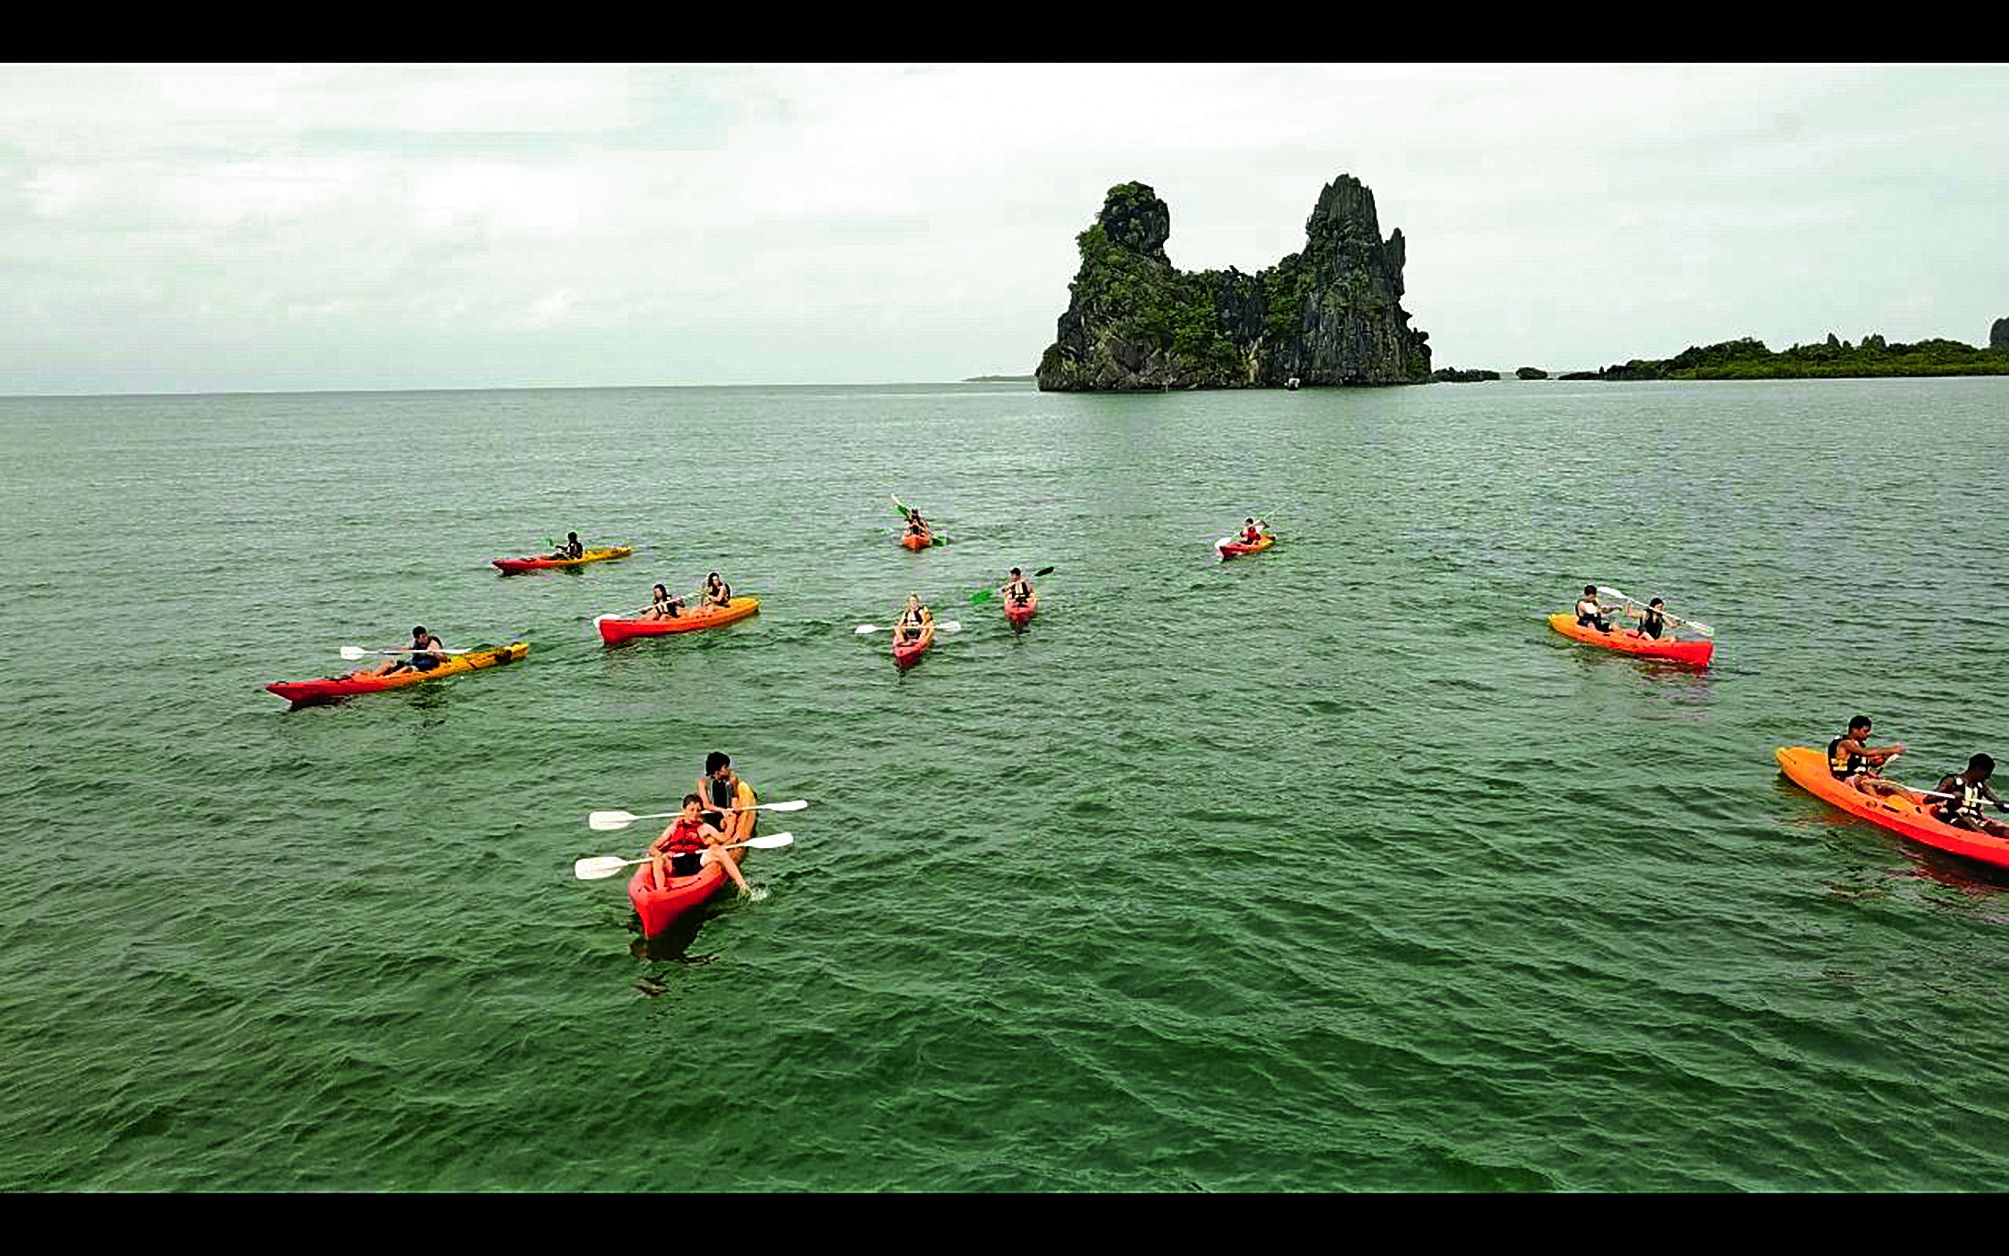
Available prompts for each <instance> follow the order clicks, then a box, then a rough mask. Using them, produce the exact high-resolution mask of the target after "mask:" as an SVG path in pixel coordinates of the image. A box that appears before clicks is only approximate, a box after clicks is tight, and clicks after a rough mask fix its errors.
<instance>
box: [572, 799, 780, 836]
mask: <svg viewBox="0 0 2009 1256" xmlns="http://www.w3.org/2000/svg"><path fill="white" fill-rule="evenodd" d="M808 805H809V800H808V799H806V798H798V799H796V800H795V801H793V802H757V803H755V804H754V805H753V806H751V807H729V808H727V810H729V811H800V810H802V809H803V808H804V807H807V806H808ZM708 810H717V808H708ZM682 814H683V808H681V807H679V808H678V809H677V810H675V811H654V812H651V813H649V814H648V815H645V816H638V815H636V814H634V813H633V812H631V811H595V812H594V813H592V814H591V815H589V816H587V817H586V827H587V828H589V829H597V830H599V831H600V832H602V833H607V832H611V831H613V830H614V829H625V828H627V827H628V826H629V825H631V824H633V823H634V822H635V821H637V820H667V819H668V818H669V817H671V816H679V815H682Z"/></svg>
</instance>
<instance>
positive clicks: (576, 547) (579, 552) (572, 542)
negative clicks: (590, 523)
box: [551, 532, 586, 558]
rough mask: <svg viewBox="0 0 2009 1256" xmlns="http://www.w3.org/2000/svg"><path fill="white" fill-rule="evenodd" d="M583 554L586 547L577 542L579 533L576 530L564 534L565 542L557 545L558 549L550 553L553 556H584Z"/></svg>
mask: <svg viewBox="0 0 2009 1256" xmlns="http://www.w3.org/2000/svg"><path fill="white" fill-rule="evenodd" d="M585 556H586V547H585V546H584V545H581V544H580V543H579V534H578V533H577V532H567V533H566V534H565V544H563V545H561V546H559V547H558V551H557V552H556V553H555V554H552V555H551V557H553V558H584V557H585Z"/></svg>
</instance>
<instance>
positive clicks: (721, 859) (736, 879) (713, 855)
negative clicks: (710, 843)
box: [705, 848, 753, 896]
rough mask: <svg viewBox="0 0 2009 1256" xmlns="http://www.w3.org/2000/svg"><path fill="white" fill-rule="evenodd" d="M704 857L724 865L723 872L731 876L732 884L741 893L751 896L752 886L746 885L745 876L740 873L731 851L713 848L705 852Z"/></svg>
mask: <svg viewBox="0 0 2009 1256" xmlns="http://www.w3.org/2000/svg"><path fill="white" fill-rule="evenodd" d="M705 858H706V859H709V860H710V861H711V862H713V863H715V864H722V865H724V867H725V874H726V875H727V876H729V877H731V878H732V882H733V884H734V885H737V886H738V887H739V892H740V893H741V894H745V895H748V896H751V895H752V894H753V887H752V886H750V885H748V884H747V883H746V878H745V877H743V876H741V875H740V872H739V864H738V863H736V862H735V861H734V860H733V857H732V853H731V852H730V851H723V850H718V849H716V848H714V849H711V850H708V851H706V852H705Z"/></svg>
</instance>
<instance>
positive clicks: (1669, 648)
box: [1549, 611, 1716, 667]
mask: <svg viewBox="0 0 2009 1256" xmlns="http://www.w3.org/2000/svg"><path fill="white" fill-rule="evenodd" d="M1549 627H1551V628H1553V629H1555V630H1556V631H1557V632H1559V633H1561V634H1563V635H1564V636H1565V637H1568V638H1570V639H1571V640H1573V641H1581V642H1583V643H1584V644H1585V645H1596V646H1603V647H1604V648H1605V649H1607V650H1617V651H1618V652H1619V653H1621V654H1637V655H1639V656H1640V657H1641V658H1649V659H1666V660H1667V661H1668V662H1670V663H1691V664H1693V665H1694V666H1696V667H1707V666H1709V659H1710V657H1711V656H1712V655H1714V654H1715V653H1716V643H1715V642H1714V641H1709V640H1702V641H1676V640H1673V639H1672V638H1669V637H1661V638H1658V639H1656V638H1653V637H1649V636H1645V635H1643V634H1641V633H1637V632H1634V631H1633V630H1632V629H1630V628H1623V629H1614V630H1612V631H1611V632H1599V631H1598V630H1597V629H1595V628H1586V627H1584V626H1583V625H1581V624H1579V623H1577V617H1576V616H1575V615H1572V614H1570V613H1569V612H1568V611H1558V612H1556V613H1555V614H1553V615H1551V616H1549Z"/></svg>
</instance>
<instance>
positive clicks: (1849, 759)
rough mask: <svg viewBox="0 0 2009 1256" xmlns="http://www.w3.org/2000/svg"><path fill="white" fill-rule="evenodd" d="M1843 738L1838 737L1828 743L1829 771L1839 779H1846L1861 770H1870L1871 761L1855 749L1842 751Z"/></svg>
mask: <svg viewBox="0 0 2009 1256" xmlns="http://www.w3.org/2000/svg"><path fill="white" fill-rule="evenodd" d="M1842 740H1843V739H1842V738H1840V737H1837V738H1835V739H1834V740H1833V741H1830V742H1829V743H1828V771H1829V772H1830V773H1832V774H1833V776H1834V778H1835V779H1836V780H1838V781H1845V780H1847V779H1848V778H1849V777H1851V776H1854V775H1856V774H1857V773H1859V772H1867V771H1869V770H1870V761H1869V760H1868V759H1866V758H1864V757H1863V756H1861V755H1859V754H1856V753H1854V752H1853V751H1851V752H1850V753H1848V754H1842V753H1841V749H1840V748H1841V744H1842Z"/></svg>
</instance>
